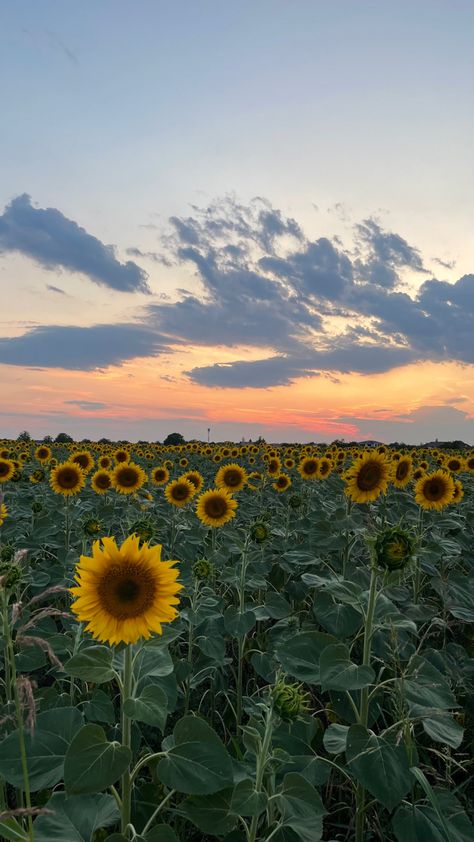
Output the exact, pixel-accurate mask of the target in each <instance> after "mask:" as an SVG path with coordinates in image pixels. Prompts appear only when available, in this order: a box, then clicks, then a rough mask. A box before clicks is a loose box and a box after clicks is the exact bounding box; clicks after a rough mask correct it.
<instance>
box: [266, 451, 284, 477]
mask: <svg viewBox="0 0 474 842" xmlns="http://www.w3.org/2000/svg"><path fill="white" fill-rule="evenodd" d="M280 471H281V461H280V459H279V458H278V456H271V457H270V459H269V460H268V466H267V473H268V476H269V477H277V476H278V475H279V473H280Z"/></svg>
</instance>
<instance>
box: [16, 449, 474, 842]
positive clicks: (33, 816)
mask: <svg viewBox="0 0 474 842" xmlns="http://www.w3.org/2000/svg"><path fill="white" fill-rule="evenodd" d="M228 449H229V450H230V453H229V454H228V455H224V456H223V458H222V459H221V455H222V453H221V451H222V448H214V449H213V448H212V447H211V448H210V453H207V452H205V447H204V446H203V447H201V448H200V450H199V451H197V450H196V449H192V448H183V449H179V450H178V449H169V450H168V451H166V450H162V449H158V448H155V450H154V449H153V447H152V446H151V445H150V446H149V449H147V450H142V451H140V450H139V449H136V450H135V452H130V451H125V456H126V458H124V459H120V460H119V459H116V458H115V455H116V453H117V452H118V451H119V448H116V449H115V453H114V452H109V453H107V452H104V451H103V450H101V449H100V448H99V446H97V448H96V451H92V452H90V453H89V457H90V461H89V460H87V457H85V456H84V454H83V458H82V462H83V463H84V464H85V462H86V461H88V467H89V470H86V468H85V467H84V465H81V462H80V461H75V460H74V456H75V455H77V454H78V453H79V454H81V451H80V450H79V448H76V450H74V449H73V448H71V449H70V450H60V449H58V450H57V451H56V452H54V451H51V448H47V450H49V451H50V453H49V456H48V458H47V459H46V460H44V461H42V462H41V461H39V457H38V455H37V454H36V453H35V454H33V453H31V452H30V453H29V454H27V457H28V458H26V459H23V460H15V459H14V458H12V454H11V452H8V453H7V454H3V455H2V457H1V459H3V461H4V462H9V463H11V464H13V467H14V468H15V469H16V470H17V471H18V468H16V466H15V465H14V462H15V461H21V463H22V464H21V470H20V471H19V473H20V477H19V478H17V479H16V480H15V481H11V477H10V479H9V481H5V482H4V483H2V489H4V491H3V494H4V499H2V501H1V503H0V505H1V506H2V507H3V508H2V509H0V511H1V512H2V525H1V546H0V557H1V562H0V584H1V587H0V594H1V613H2V637H1V648H2V673H1V675H2V694H3V695H2V708H1V728H2V742H1V744H0V745H1V750H0V776H1V789H0V798H1V801H0V837H1V838H5V839H6V840H25V841H26V840H33V839H34V840H36V842H46V840H53V842H54V840H56V842H60V840H63V841H64V842H83V840H86V842H102V840H109V842H124V840H139V842H143V840H146V842H176V840H178V842H179V840H181V842H183V840H186V842H188V840H189V842H198V840H202V841H203V842H204V840H208V839H209V840H211V839H218V840H225V842H263V841H264V840H275V842H298V840H303V842H310V840H311V842H313V840H316V842H317V840H318V839H324V840H328V842H330V841H331V840H332V841H333V842H335V840H352V839H355V840H356V842H362V840H376V839H384V840H385V839H387V840H389V842H390V840H393V842H395V840H397V842H406V840H414V842H432V841H433V842H440V840H448V842H449V841H450V840H453V842H454V840H456V842H467V840H471V839H472V835H473V825H472V811H473V803H472V765H473V721H474V705H473V703H472V698H473V690H474V658H473V657H472V655H473V654H474V646H473V637H474V636H473V635H472V623H473V622H474V597H473V594H474V588H473V585H474V574H473V569H472V563H473V550H472V547H473V541H472V537H473V536H472V523H473V520H472V515H473V505H474V504H473V499H474V497H473V494H472V491H473V482H472V476H471V472H470V471H469V465H468V463H467V460H466V459H465V458H464V460H461V457H459V456H458V455H457V454H454V456H453V457H452V458H453V459H455V458H457V459H458V461H459V460H461V461H460V464H459V466H458V467H459V473H457V472H456V471H454V470H452V469H450V468H449V467H448V466H447V465H446V464H444V463H443V465H440V464H439V459H438V457H436V456H435V455H434V454H431V453H419V454H416V455H413V454H409V453H407V454H403V453H402V454H398V459H397V458H392V455H391V454H390V451H386V450H384V451H383V452H382V453H373V454H372V453H365V454H360V453H358V452H350V453H348V454H344V460H343V459H342V458H340V457H339V456H338V452H339V451H337V450H336V449H332V450H331V449H327V450H324V451H311V450H309V449H306V450H304V449H301V448H297V447H293V448H292V449H291V452H290V450H289V449H288V450H287V451H284V452H282V451H278V450H277V451H274V450H273V449H270V448H268V447H263V446H262V447H260V448H257V451H256V452H255V450H252V451H250V452H249V451H248V450H247V452H245V453H241V452H240V451H239V449H238V448H237V447H236V446H235V447H234V446H231V445H229V448H228ZM233 449H236V450H237V451H238V453H237V454H235V453H234V452H232V451H233ZM22 452H24V451H22ZM13 455H14V456H16V455H20V454H18V453H16V452H15V453H14V454H13ZM216 456H218V457H219V459H216V458H215V457H216ZM157 457H158V458H157ZM229 457H230V459H232V460H233V461H228V460H229ZM422 457H423V459H422ZM251 458H252V459H253V461H252V462H250V461H249V460H250V459H251ZM1 459H0V461H1ZM101 459H102V460H103V461H105V460H106V459H109V460H110V461H109V462H108V463H107V464H105V465H103V464H101V462H100V460H101ZM51 460H53V464H51ZM183 461H185V462H186V464H183ZM221 461H223V464H222V465H219V464H218V463H219V462H221ZM417 461H418V462H420V463H421V462H422V461H426V462H427V464H426V468H422V469H421V470H422V473H421V474H420V475H419V476H417V477H414V482H416V487H415V486H414V485H413V480H412V479H410V477H412V475H413V474H414V472H415V471H416V470H418V467H417V466H416V462H417ZM216 462H217V464H216ZM272 462H275V463H277V464H275V465H274V464H272ZM338 462H339V463H341V464H340V465H339V466H338ZM157 463H158V464H157ZM291 463H293V464H291ZM325 463H327V464H325ZM38 465H41V467H38ZM402 465H405V467H404V468H403V470H402V469H401V466H402ZM407 465H408V468H407V467H406V466H407ZM283 467H284V468H285V470H284V471H283ZM338 467H341V468H342V469H341V470H338ZM36 471H38V472H40V471H43V473H44V476H43V478H42V479H39V480H38V481H31V479H30V477H31V476H32V475H33V474H34V473H35V472H36ZM404 471H407V473H408V474H409V481H407V482H405V477H403V476H402V475H403V473H404ZM92 472H94V473H92ZM100 472H102V473H103V474H107V477H106V478H105V480H107V481H104V482H103V487H102V486H101V484H100V483H98V482H97V474H100ZM397 473H398V474H399V475H401V476H402V478H400V477H399V478H398V479H397ZM191 475H194V476H193V478H191ZM88 476H90V477H91V479H88ZM282 476H286V477H288V480H289V481H287V480H284V481H281V480H280V478H281V477H282ZM457 476H461V477H462V492H463V493H462V495H461V494H459V495H458V497H459V499H456V497H455V488H456V483H457V482H460V480H458V479H457ZM94 478H95V479H94ZM108 479H110V482H109V481H108ZM279 480H280V483H279ZM421 480H423V482H420V481H421ZM94 483H95V487H94ZM397 483H398V484H397ZM279 486H280V487H279ZM290 486H291V488H290Z"/></svg>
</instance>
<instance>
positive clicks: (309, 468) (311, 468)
mask: <svg viewBox="0 0 474 842" xmlns="http://www.w3.org/2000/svg"><path fill="white" fill-rule="evenodd" d="M304 470H305V473H306V474H315V473H316V471H317V470H318V463H317V462H316V461H315V460H314V459H309V460H308V461H307V462H305V463H304Z"/></svg>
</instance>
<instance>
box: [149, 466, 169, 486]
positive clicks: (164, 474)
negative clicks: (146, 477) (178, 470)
mask: <svg viewBox="0 0 474 842" xmlns="http://www.w3.org/2000/svg"><path fill="white" fill-rule="evenodd" d="M169 478H170V472H169V471H168V468H166V467H165V466H164V465H158V466H157V467H156V468H153V470H152V472H151V481H152V483H153V485H165V483H167V482H168V480H169Z"/></svg>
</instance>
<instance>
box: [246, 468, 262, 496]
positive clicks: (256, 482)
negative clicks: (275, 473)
mask: <svg viewBox="0 0 474 842" xmlns="http://www.w3.org/2000/svg"><path fill="white" fill-rule="evenodd" d="M262 480H263V477H262V475H261V473H260V471H252V472H251V473H250V474H249V475H248V477H247V488H250V489H251V491H258V489H259V488H260V487H261V485H262Z"/></svg>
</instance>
